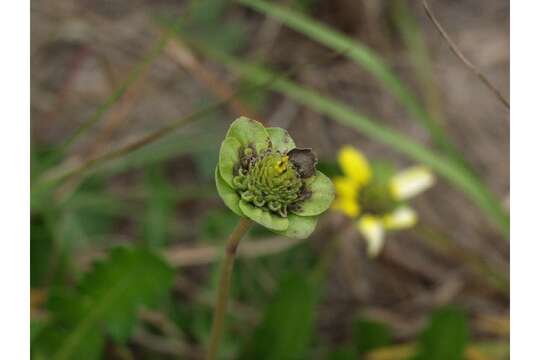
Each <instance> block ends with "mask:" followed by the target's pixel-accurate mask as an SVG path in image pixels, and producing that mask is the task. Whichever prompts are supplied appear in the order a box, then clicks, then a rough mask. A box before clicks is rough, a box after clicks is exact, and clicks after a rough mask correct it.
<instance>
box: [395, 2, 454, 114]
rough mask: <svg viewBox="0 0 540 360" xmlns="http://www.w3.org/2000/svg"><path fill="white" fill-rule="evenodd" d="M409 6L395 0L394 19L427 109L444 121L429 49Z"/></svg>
mask: <svg viewBox="0 0 540 360" xmlns="http://www.w3.org/2000/svg"><path fill="white" fill-rule="evenodd" d="M409 6H410V5H409V3H407V2H404V1H402V0H393V1H392V19H393V22H394V23H395V24H396V27H397V29H398V30H399V32H400V35H401V37H402V39H403V42H404V43H405V46H406V48H407V55H408V56H409V58H410V61H411V64H412V65H413V67H414V70H415V72H416V76H417V78H418V82H419V84H420V87H421V89H422V95H423V99H424V104H425V107H426V108H427V111H428V112H429V113H430V114H431V117H432V118H433V119H437V120H439V121H440V122H444V115H443V111H442V108H441V101H440V93H439V90H438V88H437V86H436V84H435V79H434V76H433V66H432V63H431V59H430V55H429V51H428V48H427V45H426V42H425V39H424V36H423V34H422V31H421V29H420V27H419V25H418V22H417V21H416V19H415V18H414V16H413V15H412V13H411V11H410V8H409Z"/></svg>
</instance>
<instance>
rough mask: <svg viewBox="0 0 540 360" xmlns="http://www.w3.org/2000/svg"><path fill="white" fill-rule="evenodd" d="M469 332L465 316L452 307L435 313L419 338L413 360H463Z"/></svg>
mask: <svg viewBox="0 0 540 360" xmlns="http://www.w3.org/2000/svg"><path fill="white" fill-rule="evenodd" d="M468 337H469V332H468V328H467V319H466V317H465V314H464V313H463V312H462V311H460V310H458V309H456V308H453V307H446V308H443V309H440V310H438V311H435V312H434V313H433V314H432V316H431V322H430V324H429V326H428V327H427V329H426V330H425V331H424V332H423V333H422V335H421V336H420V340H419V344H418V349H419V350H418V353H417V354H416V356H414V357H413V359H414V360H431V359H437V360H462V359H464V354H465V348H466V346H467V342H468Z"/></svg>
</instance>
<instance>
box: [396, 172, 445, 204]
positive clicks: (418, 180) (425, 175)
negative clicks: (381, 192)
mask: <svg viewBox="0 0 540 360" xmlns="http://www.w3.org/2000/svg"><path fill="white" fill-rule="evenodd" d="M434 183H435V176H434V175H433V173H432V172H431V170H429V169H428V168H426V167H425V166H414V167H410V168H408V169H405V170H403V171H401V172H399V173H398V174H396V175H395V176H394V177H393V178H392V179H391V180H390V192H391V193H392V196H393V197H394V198H395V199H396V200H406V199H410V198H412V197H414V196H416V195H418V194H420V193H421V192H423V191H424V190H426V189H428V188H430V187H431V186H433V184H434Z"/></svg>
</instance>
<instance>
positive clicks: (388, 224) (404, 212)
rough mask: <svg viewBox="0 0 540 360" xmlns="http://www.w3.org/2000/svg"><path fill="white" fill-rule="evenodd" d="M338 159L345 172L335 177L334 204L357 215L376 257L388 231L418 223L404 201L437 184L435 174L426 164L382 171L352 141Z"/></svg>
mask: <svg viewBox="0 0 540 360" xmlns="http://www.w3.org/2000/svg"><path fill="white" fill-rule="evenodd" d="M338 163H339V165H340V167H341V170H342V171H343V174H344V176H341V177H336V178H334V179H333V181H334V185H335V188H336V199H335V201H334V203H333V204H332V208H333V209H334V210H336V211H338V212H341V213H343V214H345V215H346V216H348V217H350V218H352V219H356V226H357V229H358V231H359V232H360V233H361V234H362V235H363V236H364V238H365V240H366V243H367V252H368V255H369V256H371V257H374V256H376V255H378V254H379V253H380V251H381V249H382V247H383V245H384V234H385V232H386V231H389V230H400V229H406V228H409V227H412V226H414V225H415V224H416V222H417V215H416V212H415V211H414V210H413V209H412V208H410V207H409V206H407V205H406V204H405V203H404V202H405V201H406V200H408V199H410V198H412V197H414V196H416V195H418V194H420V193H421V192H423V191H425V190H426V189H428V188H430V187H431V186H433V184H434V183H435V177H434V175H433V173H432V172H431V171H430V170H429V169H428V168H427V167H425V166H414V167H411V168H408V169H405V170H403V171H400V172H398V173H397V174H388V172H386V173H385V172H378V171H377V170H376V169H374V168H372V166H371V165H370V163H369V161H368V160H367V159H366V157H365V156H364V155H363V154H362V153H361V152H360V151H358V150H356V149H355V148H354V147H352V146H350V145H348V146H344V147H343V148H342V149H341V150H340V151H339V154H338Z"/></svg>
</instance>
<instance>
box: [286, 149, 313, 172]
mask: <svg viewBox="0 0 540 360" xmlns="http://www.w3.org/2000/svg"><path fill="white" fill-rule="evenodd" d="M287 155H288V156H289V160H290V161H291V162H292V163H293V165H294V167H295V169H296V172H297V173H298V175H299V176H300V177H301V178H302V179H305V178H309V177H312V176H313V175H315V166H316V165H317V156H316V155H315V153H314V152H313V151H312V150H311V149H299V148H295V149H292V150H291V151H289V152H288V153H287Z"/></svg>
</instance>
